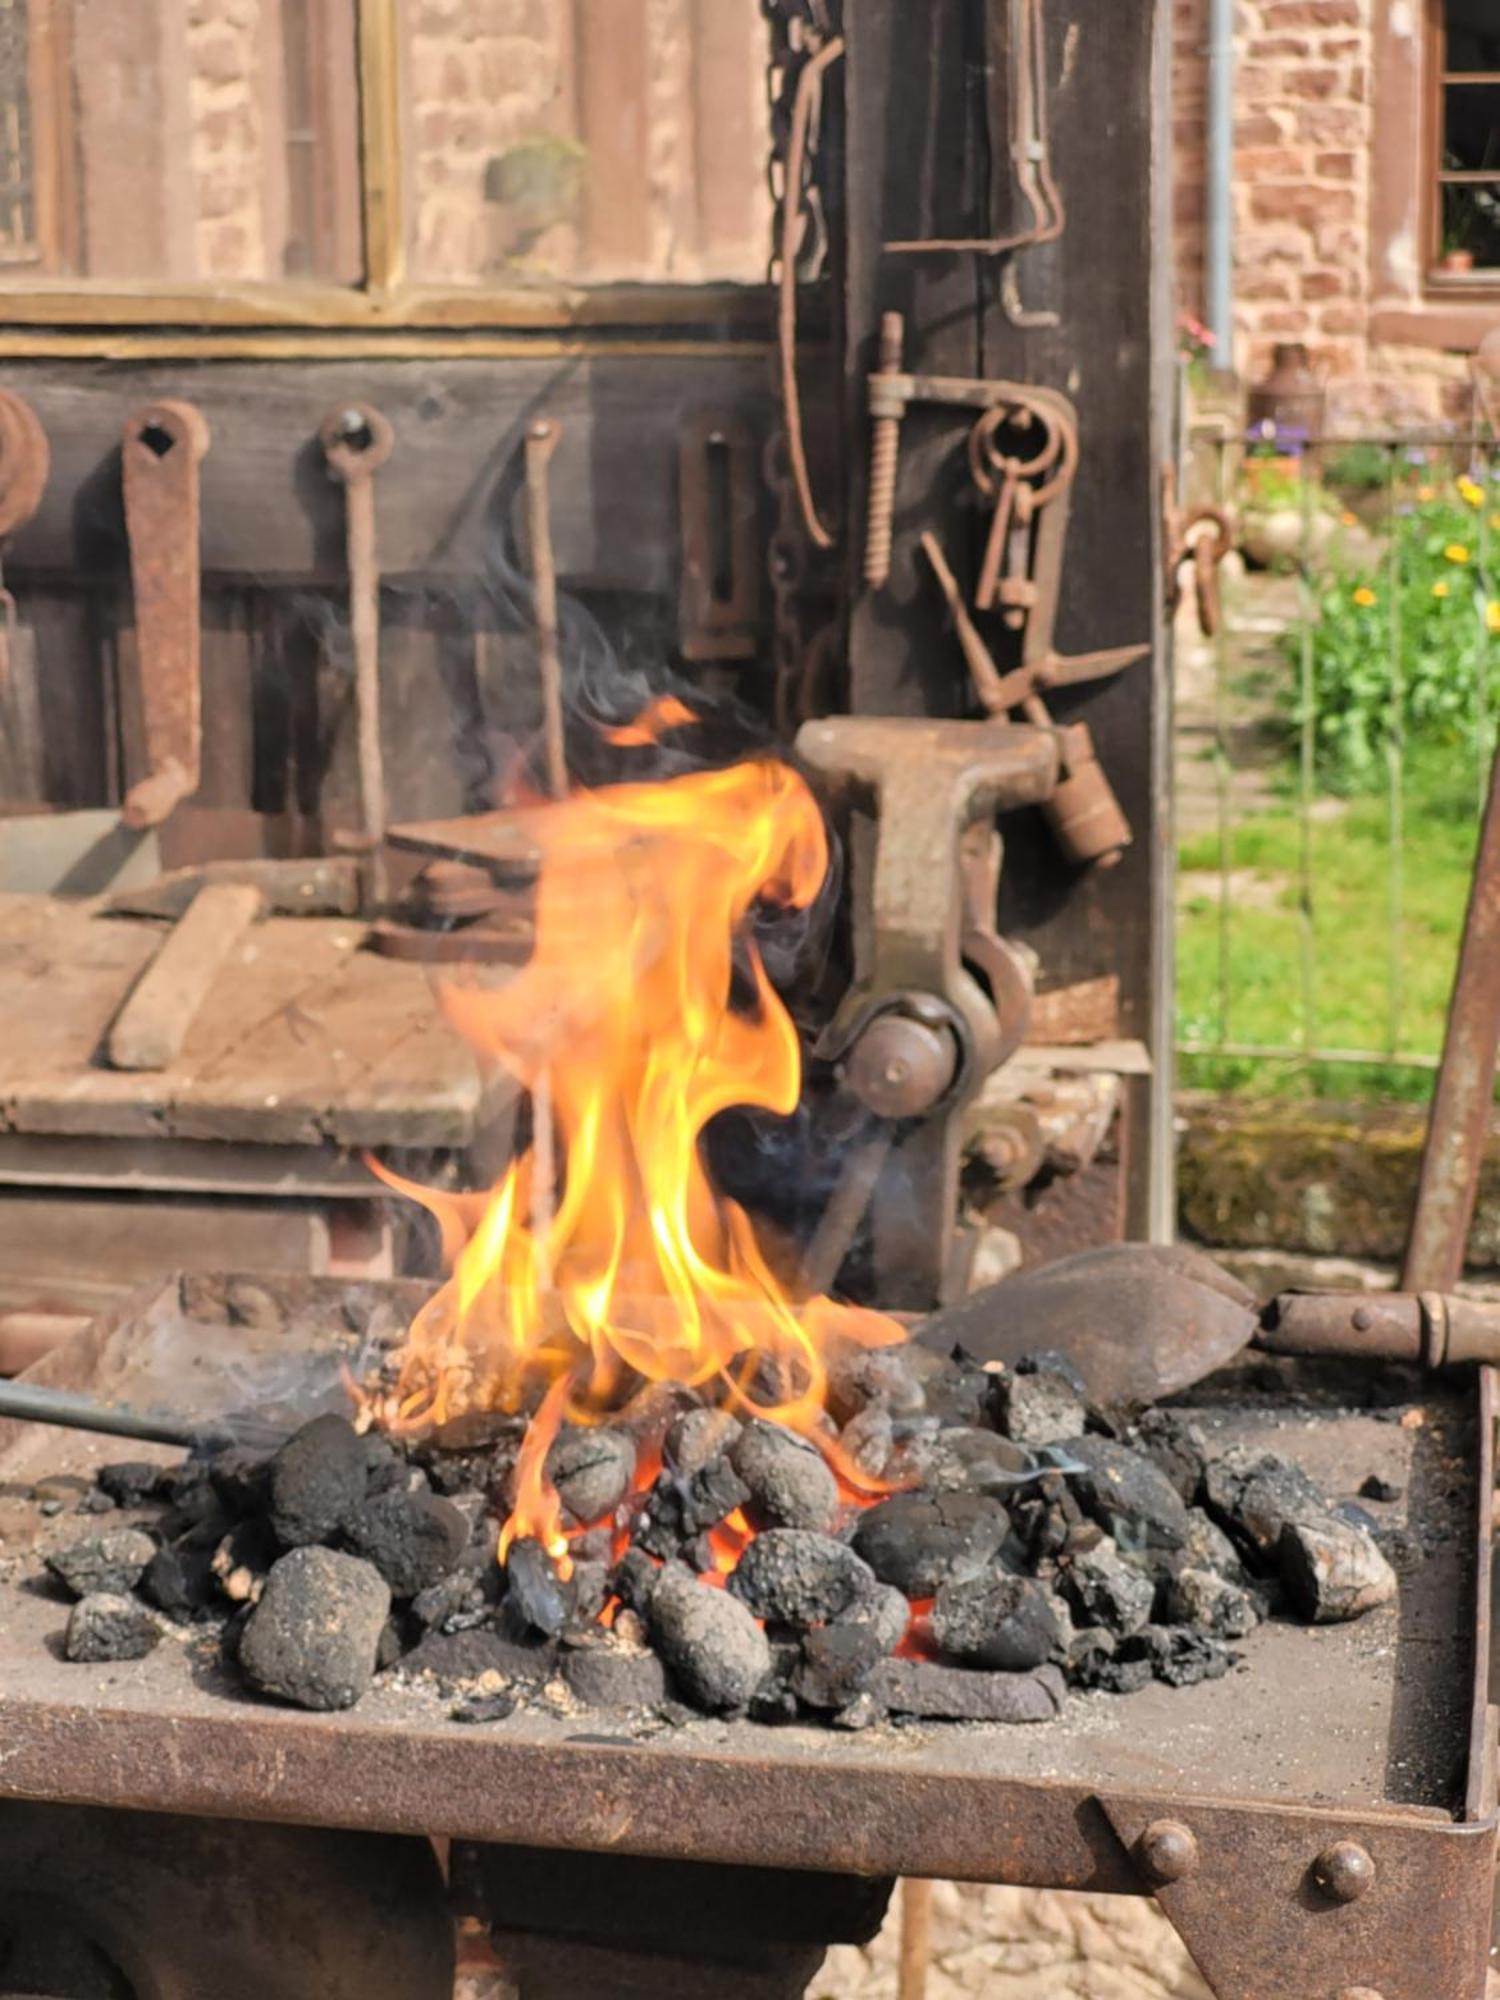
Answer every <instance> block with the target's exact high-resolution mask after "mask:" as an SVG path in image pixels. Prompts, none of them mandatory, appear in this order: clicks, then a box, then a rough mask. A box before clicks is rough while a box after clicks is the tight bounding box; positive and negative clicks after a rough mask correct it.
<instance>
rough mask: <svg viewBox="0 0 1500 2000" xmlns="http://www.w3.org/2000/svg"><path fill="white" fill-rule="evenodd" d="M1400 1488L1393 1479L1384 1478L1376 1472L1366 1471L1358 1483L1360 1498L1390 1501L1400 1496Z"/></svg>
mask: <svg viewBox="0 0 1500 2000" xmlns="http://www.w3.org/2000/svg"><path fill="white" fill-rule="evenodd" d="M1401 1493H1402V1488H1401V1487H1400V1486H1398V1485H1397V1484H1396V1482H1395V1480H1394V1479H1385V1478H1382V1476H1381V1475H1380V1474H1379V1473H1378V1472H1370V1473H1366V1475H1365V1477H1364V1478H1363V1479H1362V1480H1361V1481H1360V1483H1359V1497H1360V1499H1361V1500H1384V1501H1387V1502H1389V1501H1392V1500H1399V1499H1400V1498H1401Z"/></svg>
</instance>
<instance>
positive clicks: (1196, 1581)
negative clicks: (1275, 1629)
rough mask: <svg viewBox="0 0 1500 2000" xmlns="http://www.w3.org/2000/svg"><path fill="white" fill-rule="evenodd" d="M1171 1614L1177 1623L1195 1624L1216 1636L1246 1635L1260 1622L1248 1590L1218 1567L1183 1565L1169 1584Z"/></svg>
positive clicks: (1168, 1594)
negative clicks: (1184, 1566)
mask: <svg viewBox="0 0 1500 2000" xmlns="http://www.w3.org/2000/svg"><path fill="white" fill-rule="evenodd" d="M1166 1609H1167V1616H1168V1617H1169V1618H1170V1619H1171V1620H1172V1622H1173V1624H1174V1625H1192V1626H1196V1627H1197V1628H1198V1630H1199V1631H1202V1632H1207V1633H1209V1634H1211V1635H1212V1637H1214V1638H1216V1639H1243V1638H1244V1636H1245V1634H1246V1633H1247V1632H1253V1631H1254V1630H1255V1628H1256V1626H1257V1625H1258V1624H1259V1623H1260V1611H1259V1609H1258V1607H1257V1605H1256V1602H1255V1599H1254V1598H1253V1597H1252V1596H1251V1595H1250V1593H1249V1591H1248V1590H1244V1589H1242V1588H1241V1586H1240V1585H1239V1584H1237V1583H1232V1582H1231V1581H1230V1580H1229V1578H1228V1577H1227V1576H1220V1575H1219V1573H1218V1571H1217V1570H1211V1569H1181V1570H1179V1571H1178V1572H1177V1574H1176V1575H1175V1576H1173V1577H1172V1578H1170V1579H1169V1581H1168V1583H1167V1587H1166Z"/></svg>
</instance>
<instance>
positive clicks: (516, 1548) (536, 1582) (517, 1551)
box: [503, 1535, 573, 1639]
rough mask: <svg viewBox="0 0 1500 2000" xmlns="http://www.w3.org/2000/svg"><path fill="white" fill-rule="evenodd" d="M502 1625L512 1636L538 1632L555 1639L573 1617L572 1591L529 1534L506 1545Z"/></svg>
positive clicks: (539, 1544)
mask: <svg viewBox="0 0 1500 2000" xmlns="http://www.w3.org/2000/svg"><path fill="white" fill-rule="evenodd" d="M503 1610H504V1614H505V1623H506V1625H507V1627H508V1628H509V1629H511V1630H512V1631H513V1632H514V1633H515V1636H516V1637H518V1638H519V1637H521V1636H523V1635H524V1634H526V1633H532V1632H536V1633H540V1634H541V1635H542V1637H543V1638H547V1639H555V1638H556V1637H557V1635H558V1633H559V1632H561V1631H562V1629H563V1627H564V1626H565V1625H566V1624H567V1623H568V1621H569V1620H570V1619H571V1618H572V1616H573V1591H572V1589H571V1586H570V1585H569V1584H566V1583H564V1582H563V1580H562V1578H561V1577H559V1575H558V1574H557V1570H556V1568H555V1567H554V1566H553V1562H552V1559H551V1557H550V1556H549V1555H548V1554H547V1551H546V1550H545V1549H544V1548H543V1547H542V1545H541V1543H540V1542H539V1541H537V1540H536V1538H535V1537H534V1536H532V1535H522V1536H521V1537H520V1539H519V1540H517V1541H514V1542H512V1543H511V1545H510V1550H509V1553H508V1554H507V1556H506V1558H505V1602H504V1606H503Z"/></svg>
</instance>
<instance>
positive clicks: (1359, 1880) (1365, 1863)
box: [1312, 1840, 1375, 2000]
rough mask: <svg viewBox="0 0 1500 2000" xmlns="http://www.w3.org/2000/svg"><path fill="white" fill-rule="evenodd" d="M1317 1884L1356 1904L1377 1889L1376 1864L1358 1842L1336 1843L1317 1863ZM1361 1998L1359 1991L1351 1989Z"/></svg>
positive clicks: (1338, 1900) (1338, 1898)
mask: <svg viewBox="0 0 1500 2000" xmlns="http://www.w3.org/2000/svg"><path fill="white" fill-rule="evenodd" d="M1312 1872H1313V1880H1314V1882H1316V1883H1317V1885H1318V1887H1319V1888H1320V1889H1321V1890H1322V1891H1323V1894H1324V1895H1325V1896H1332V1898H1333V1900H1334V1901H1335V1902H1336V1903H1356V1902H1358V1901H1359V1899H1360V1897H1361V1896H1362V1895H1364V1893H1365V1891H1366V1890H1367V1889H1371V1888H1373V1887H1374V1886H1375V1863H1374V1862H1373V1861H1372V1860H1371V1859H1370V1857H1369V1854H1368V1853H1367V1852H1366V1851H1365V1849H1364V1848H1363V1847H1361V1846H1360V1844H1359V1842H1358V1841H1357V1840H1336V1841H1335V1842H1334V1843H1333V1845H1332V1846H1331V1847H1325V1848H1324V1849H1323V1852H1322V1853H1321V1854H1320V1855H1319V1856H1318V1858H1317V1860H1316V1861H1315V1862H1314V1863H1313V1868H1312ZM1351 1990H1352V1991H1353V1992H1354V1994H1355V1995H1356V2000H1357V1996H1358V1993H1359V1988H1358V1987H1355V1988H1353V1989H1351Z"/></svg>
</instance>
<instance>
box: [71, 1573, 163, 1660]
mask: <svg viewBox="0 0 1500 2000" xmlns="http://www.w3.org/2000/svg"><path fill="white" fill-rule="evenodd" d="M160 1637H161V1627H160V1626H159V1625H158V1624H157V1622H156V1620H155V1619H154V1618H153V1617H152V1616H151V1613H150V1612H149V1611H147V1610H146V1608H145V1606H144V1605H141V1604H137V1603H136V1601H135V1599H134V1598H133V1597H123V1596H121V1595H120V1593H119V1592H118V1591H106V1590H100V1591H93V1592H91V1593H90V1594H89V1596H87V1597H83V1598H80V1599H79V1601H78V1602H77V1603H76V1604H75V1605H74V1606H73V1609H72V1611H71V1612H69V1614H68V1628H67V1631H66V1632H65V1633H64V1635H63V1651H64V1652H65V1653H66V1655H67V1657H68V1658H69V1659H70V1660H74V1661H77V1662H81V1663H88V1662H96V1661H100V1660H140V1659H144V1658H145V1656H146V1654H147V1653H149V1652H150V1651H151V1649H152V1647H153V1646H154V1645H155V1644H156V1642H157V1641H158V1640H159V1639H160Z"/></svg>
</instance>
